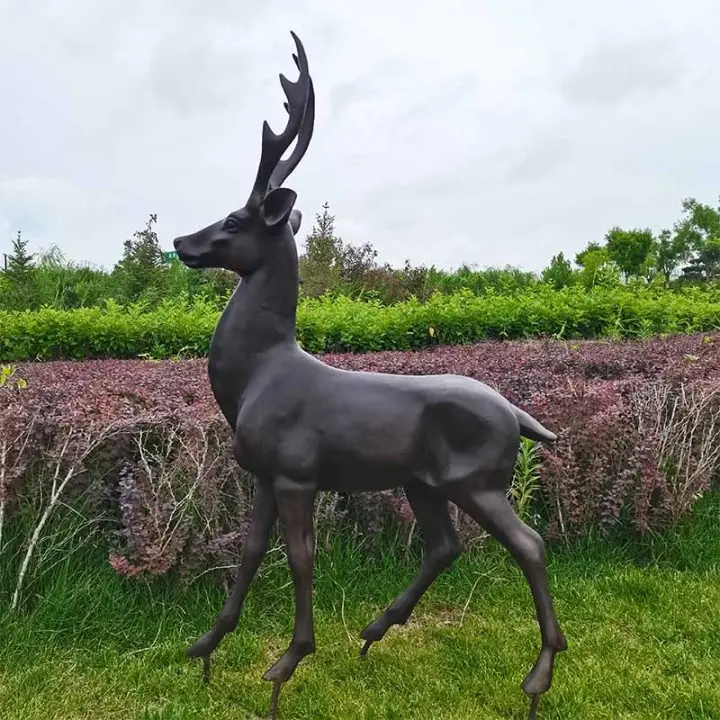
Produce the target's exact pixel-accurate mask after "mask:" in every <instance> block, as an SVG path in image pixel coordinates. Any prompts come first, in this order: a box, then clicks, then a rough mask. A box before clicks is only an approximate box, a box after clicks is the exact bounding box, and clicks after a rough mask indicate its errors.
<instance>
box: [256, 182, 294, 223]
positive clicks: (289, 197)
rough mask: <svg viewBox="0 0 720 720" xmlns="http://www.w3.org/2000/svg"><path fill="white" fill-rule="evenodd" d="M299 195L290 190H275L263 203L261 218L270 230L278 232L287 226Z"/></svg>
mask: <svg viewBox="0 0 720 720" xmlns="http://www.w3.org/2000/svg"><path fill="white" fill-rule="evenodd" d="M295 200H297V193H296V192H295V191H294V190H290V189H289V188H282V187H280V188H275V189H274V190H271V191H270V192H269V193H268V194H267V195H266V196H265V199H264V200H263V201H262V205H261V207H260V212H261V216H262V219H263V222H264V223H265V227H267V228H268V230H276V229H279V228H281V227H283V226H284V225H286V224H287V222H288V220H289V219H290V214H291V213H292V210H293V205H294V204H295Z"/></svg>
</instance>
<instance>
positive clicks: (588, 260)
mask: <svg viewBox="0 0 720 720" xmlns="http://www.w3.org/2000/svg"><path fill="white" fill-rule="evenodd" d="M575 263H576V264H577V265H579V266H580V267H581V268H582V269H581V271H580V274H579V279H580V282H581V283H582V284H583V285H584V286H585V287H586V288H591V287H594V286H595V285H615V284H617V283H618V282H619V281H620V279H619V274H618V271H617V268H616V266H615V265H614V263H613V262H612V261H611V260H610V255H609V254H608V250H607V248H606V247H603V246H601V245H599V244H598V243H596V242H591V243H588V246H587V247H586V248H585V249H584V250H582V251H581V252H579V253H578V254H577V255H576V256H575Z"/></svg>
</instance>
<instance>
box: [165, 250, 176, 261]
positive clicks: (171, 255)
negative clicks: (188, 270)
mask: <svg viewBox="0 0 720 720" xmlns="http://www.w3.org/2000/svg"><path fill="white" fill-rule="evenodd" d="M162 259H163V262H166V263H169V262H170V261H171V260H177V251H175V250H170V251H169V252H164V253H163V254H162Z"/></svg>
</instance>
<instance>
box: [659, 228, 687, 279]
mask: <svg viewBox="0 0 720 720" xmlns="http://www.w3.org/2000/svg"><path fill="white" fill-rule="evenodd" d="M687 255H688V247H687V243H686V242H685V240H684V239H683V238H682V237H680V236H678V235H677V234H675V235H673V234H672V233H671V232H670V230H662V231H661V232H660V234H659V235H658V240H657V246H656V249H655V269H656V270H657V271H658V272H659V273H660V274H661V275H662V276H663V277H664V278H665V284H666V285H669V284H670V277H671V276H672V274H673V272H674V271H675V269H676V268H677V266H678V264H679V263H681V262H683V261H684V260H686V259H687Z"/></svg>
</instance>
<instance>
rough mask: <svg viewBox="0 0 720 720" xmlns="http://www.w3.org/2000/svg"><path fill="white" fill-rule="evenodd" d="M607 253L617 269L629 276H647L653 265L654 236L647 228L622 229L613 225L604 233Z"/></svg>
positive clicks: (626, 276)
mask: <svg viewBox="0 0 720 720" xmlns="http://www.w3.org/2000/svg"><path fill="white" fill-rule="evenodd" d="M605 243H606V247H607V253H608V257H609V258H610V260H612V261H613V262H614V263H615V264H616V265H617V267H618V269H619V270H620V271H621V272H622V273H623V274H624V275H625V279H627V278H630V277H646V278H647V277H648V276H649V274H650V270H651V269H652V268H653V266H654V262H653V260H654V251H655V249H656V242H655V238H654V236H653V234H652V231H651V230H650V229H649V228H645V229H642V230H638V229H636V230H622V229H620V228H619V227H617V226H616V227H614V228H612V229H611V230H609V231H608V233H607V234H606V235H605Z"/></svg>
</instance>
